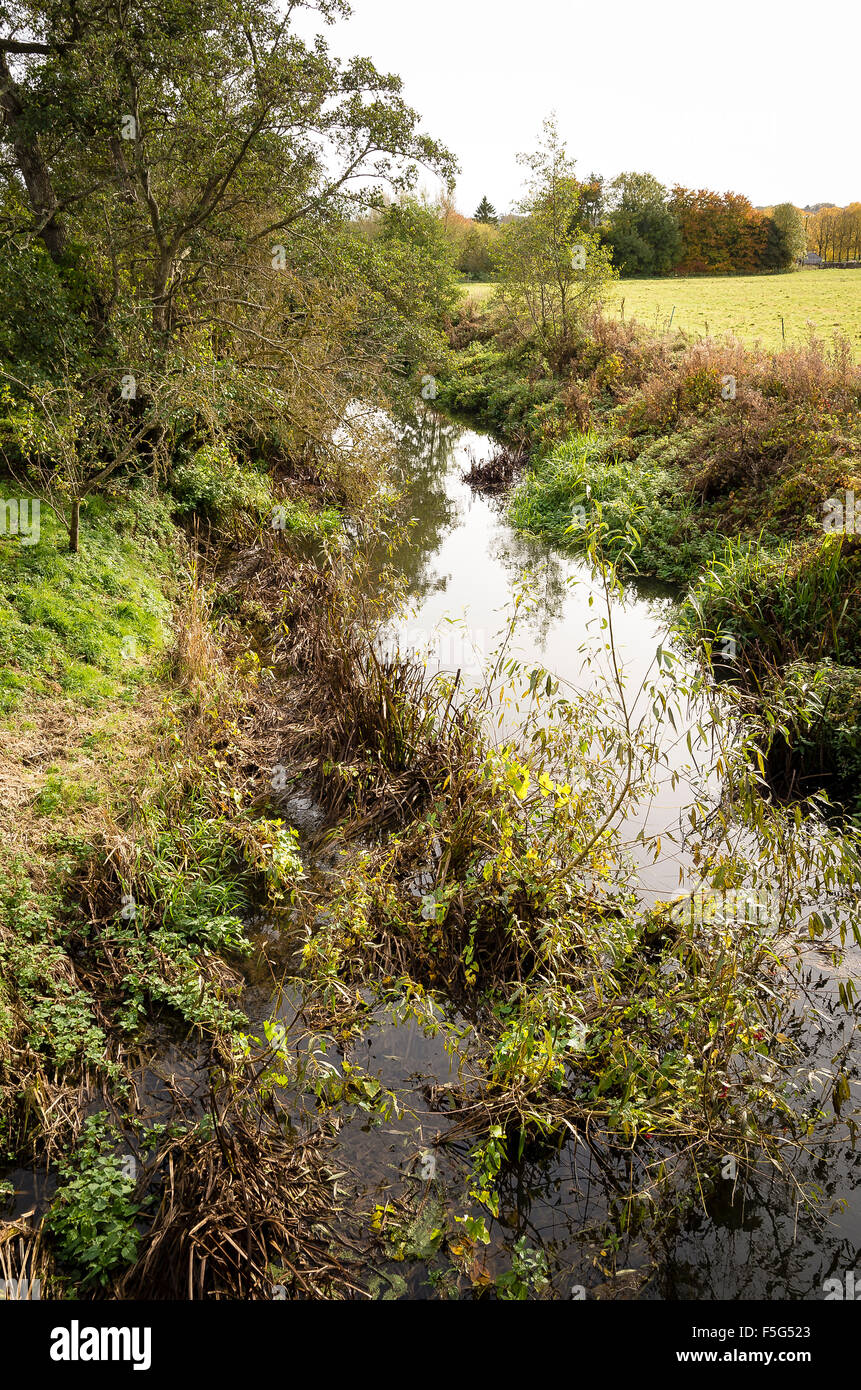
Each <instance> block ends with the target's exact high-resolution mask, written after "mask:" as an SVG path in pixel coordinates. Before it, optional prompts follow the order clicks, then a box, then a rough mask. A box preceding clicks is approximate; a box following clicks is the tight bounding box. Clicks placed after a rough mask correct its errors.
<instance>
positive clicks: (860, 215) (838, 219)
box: [807, 203, 861, 261]
mask: <svg viewBox="0 0 861 1390" xmlns="http://www.w3.org/2000/svg"><path fill="white" fill-rule="evenodd" d="M807 245H808V248H809V249H810V250H811V251H815V252H816V253H817V255H819V256H821V257H822V259H823V260H824V261H859V260H861V203H850V204H849V206H848V207H845V208H838V207H833V206H827V207H822V208H817V209H816V210H811V211H810V212H809V213H808V215H807Z"/></svg>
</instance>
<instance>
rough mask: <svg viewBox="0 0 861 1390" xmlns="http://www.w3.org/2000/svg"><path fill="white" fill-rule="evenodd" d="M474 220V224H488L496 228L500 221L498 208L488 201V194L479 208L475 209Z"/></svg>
mask: <svg viewBox="0 0 861 1390" xmlns="http://www.w3.org/2000/svg"><path fill="white" fill-rule="evenodd" d="M472 220H473V222H488V223H490V225H491V226H493V227H495V226H496V223H497V221H498V218H497V216H496V208H495V207H494V206H493V203H491V202H490V200H489V199H488V197H487V194H485V195H484V197H483V198H482V200H481V202H480V203H479V205H478V207H477V208H476V209H475V212H474V213H473V217H472Z"/></svg>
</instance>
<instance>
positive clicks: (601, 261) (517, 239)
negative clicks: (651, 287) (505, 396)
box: [498, 119, 614, 370]
mask: <svg viewBox="0 0 861 1390" xmlns="http://www.w3.org/2000/svg"><path fill="white" fill-rule="evenodd" d="M518 158H519V161H520V163H522V164H524V165H525V166H526V168H527V169H528V170H529V176H528V181H527V189H526V194H525V196H524V198H523V200H522V201H521V203H520V204H519V209H518V210H519V212H520V213H521V217H520V218H519V219H518V220H516V221H513V222H509V223H508V224H507V225H506V226H505V227H504V228H503V230H502V234H501V236H500V242H499V251H498V265H499V286H500V288H499V298H500V300H501V302H502V304H503V305H504V306H505V307H506V308H507V310H508V312H509V316H510V318H511V321H512V325H513V326H514V327H516V328H517V329H518V330H519V331H520V332H521V333H522V334H523V335H524V336H527V337H534V339H535V340H536V342H537V344H538V346H539V347H540V349H541V351H542V352H543V353H544V355H545V357H546V358H547V360H548V361H549V363H550V365H551V366H552V367H553V368H554V369H557V370H558V369H560V368H561V367H562V366H563V365H564V363H565V361H566V359H567V357H568V355H569V354H570V352H571V349H572V347H573V344H574V339H575V337H576V335H577V333H578V331H580V329H581V326H582V321H583V318H584V317H585V315H586V313H587V312H588V310H589V309H590V308H592V307H593V306H594V305H595V304H596V303H597V301H598V300H599V299H600V298H601V295H602V294H603V291H604V288H605V286H606V284H607V281H608V280H609V279H611V278H612V276H613V273H614V272H613V267H612V263H611V260H610V253H609V251H608V250H607V248H606V247H605V246H602V244H601V242H600V239H599V237H598V236H597V234H596V233H595V232H591V231H587V230H585V229H584V228H583V219H582V213H581V204H580V197H581V195H580V185H579V183H578V182H577V179H576V177H575V174H574V162H573V160H570V159H569V158H568V155H567V153H566V150H565V145H564V143H563V141H562V140H561V139H560V136H559V132H558V130H557V127H556V123H555V121H554V120H552V119H551V120H548V121H545V123H544V134H543V140H542V144H541V146H540V148H539V150H538V151H537V152H536V153H535V154H530V155H521V156H519V157H518Z"/></svg>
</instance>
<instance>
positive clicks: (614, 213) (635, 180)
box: [605, 173, 682, 275]
mask: <svg viewBox="0 0 861 1390" xmlns="http://www.w3.org/2000/svg"><path fill="white" fill-rule="evenodd" d="M607 203H608V206H609V216H608V219H607V227H606V232H605V238H606V240H607V242H608V244H609V245H610V246H611V247H612V248H613V263H614V265H616V266H617V267H618V270H619V273H620V274H621V275H665V274H667V272H668V271H670V270H672V269H673V267H674V266H675V264H676V262H677V261H678V259H679V255H680V253H681V249H682V237H681V231H680V230H679V222H678V218H677V217H676V214H675V212H674V211H673V209H672V208H671V207H670V205H669V196H668V193H667V190H666V188H664V186H663V184H661V183H659V182H658V180H657V179H656V178H654V177H653V176H652V175H651V174H635V173H627V174H620V175H619V177H618V178H616V179H614V180H613V182H612V183H611V185H610V188H609V194H608V197H607Z"/></svg>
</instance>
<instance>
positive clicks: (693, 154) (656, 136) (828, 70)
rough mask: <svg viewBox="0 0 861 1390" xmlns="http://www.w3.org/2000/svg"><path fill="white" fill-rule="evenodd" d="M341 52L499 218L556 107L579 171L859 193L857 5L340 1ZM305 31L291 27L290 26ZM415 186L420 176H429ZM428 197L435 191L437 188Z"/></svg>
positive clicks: (766, 191)
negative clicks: (403, 103) (396, 79)
mask: <svg viewBox="0 0 861 1390" xmlns="http://www.w3.org/2000/svg"><path fill="white" fill-rule="evenodd" d="M353 9H354V12H353V15H352V17H351V18H350V19H349V20H347V21H339V22H338V23H337V25H335V26H334V27H333V28H331V29H327V30H326V34H327V40H328V42H329V44H330V46H331V48H332V49H333V51H334V52H336V53H338V54H339V55H341V56H349V55H350V54H353V53H362V54H364V55H366V56H368V57H370V58H372V59H373V61H374V62H375V63H376V65H377V67H378V68H380V69H382V70H384V71H389V72H396V73H398V74H399V75H400V76H401V77H402V78H403V81H404V95H405V97H406V99H407V101H409V103H410V104H411V105H412V106H414V107H415V108H416V110H417V111H418V112H419V113H420V115H421V116H422V118H423V126H424V129H425V130H426V131H427V132H428V133H429V134H431V135H433V136H435V137H436V138H437V139H439V140H441V141H443V143H445V144H446V145H448V147H449V148H450V149H451V150H452V151H453V152H454V154H455V155H456V156H457V159H458V162H459V164H460V166H461V169H462V173H461V176H460V178H459V181H458V186H457V202H458V207H459V208H460V210H461V211H462V212H465V213H467V214H468V215H469V214H471V213H472V212H473V211H474V209H475V206H476V204H477V203H478V201H479V199H480V197H481V195H482V194H483V193H487V195H488V197H489V198H490V200H491V202H492V203H494V204H495V206H496V208H497V211H499V212H504V211H507V210H508V209H509V207H510V205H511V204H512V203H513V202H514V201H515V200H516V199H517V197H518V196H519V193H520V188H521V170H520V168H519V166H518V165H517V164H516V162H515V155H516V153H517V152H518V151H520V150H528V149H534V148H535V146H536V144H537V137H538V132H539V130H540V127H541V123H542V121H543V120H544V118H545V116H547V115H549V114H550V112H551V111H552V110H555V111H556V114H557V116H558V120H559V127H560V132H561V134H562V136H563V138H564V139H565V141H566V144H567V146H568V152H569V154H570V155H572V156H573V157H574V158H575V159H576V160H577V172H578V174H579V175H580V176H581V177H584V176H585V175H586V174H588V173H589V172H590V171H591V170H592V169H593V168H594V169H596V170H597V171H598V172H599V173H603V174H605V175H606V176H608V177H610V178H612V177H613V176H615V175H616V174H618V173H620V172H621V171H622V170H623V169H637V170H647V171H649V172H650V173H653V174H655V175H656V176H657V177H658V178H659V179H660V180H661V181H662V182H663V183H666V184H668V185H671V184H673V183H682V184H686V185H688V186H689V187H693V188H713V189H716V190H717V191H719V192H724V191H726V190H730V189H731V190H733V191H735V192H739V193H745V194H747V196H748V197H749V198H750V199H751V201H752V202H753V203H754V204H756V205H759V206H767V205H769V204H771V203H774V202H782V201H791V202H795V203H797V204H799V205H800V206H804V205H805V204H807V203H814V202H835V203H840V204H845V203H848V202H852V201H855V200H861V159H859V157H858V127H859V123H861V121H859V96H858V74H859V64H861V4H859V0H837V2H836V3H834V4H829V5H827V6H825V5H815V4H813V5H811V4H805V5H803V6H802V5H800V4H793V3H792V0H783V3H780V0H744V2H743V3H741V2H740V0H710V3H707V4H703V3H702V0H699V3H698V0H689V2H688V3H686V0H609V3H606V2H605V3H603V4H601V3H599V0H590V3H589V4H588V5H586V4H583V3H581V0H516V3H515V2H514V0H353ZM303 27H304V26H303ZM429 186H430V185H429ZM434 191H435V189H434Z"/></svg>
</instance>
